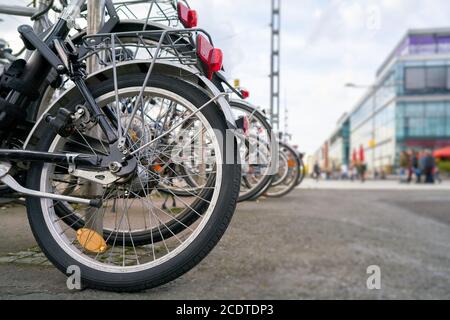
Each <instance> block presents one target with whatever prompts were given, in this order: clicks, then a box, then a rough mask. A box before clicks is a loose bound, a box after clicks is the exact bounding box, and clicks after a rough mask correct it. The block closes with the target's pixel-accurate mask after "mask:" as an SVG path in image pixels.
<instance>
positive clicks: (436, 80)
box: [426, 67, 447, 90]
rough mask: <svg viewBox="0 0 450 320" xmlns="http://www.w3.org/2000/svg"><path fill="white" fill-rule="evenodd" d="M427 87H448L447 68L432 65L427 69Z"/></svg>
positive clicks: (434, 88)
mask: <svg viewBox="0 0 450 320" xmlns="http://www.w3.org/2000/svg"><path fill="white" fill-rule="evenodd" d="M426 83H427V89H431V90H443V89H447V68H444V67H430V68H427V69H426Z"/></svg>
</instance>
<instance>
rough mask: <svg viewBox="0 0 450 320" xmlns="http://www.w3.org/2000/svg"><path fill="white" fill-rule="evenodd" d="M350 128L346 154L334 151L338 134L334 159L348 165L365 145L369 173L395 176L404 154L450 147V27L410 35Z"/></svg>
mask: <svg viewBox="0 0 450 320" xmlns="http://www.w3.org/2000/svg"><path fill="white" fill-rule="evenodd" d="M346 130H347V131H348V148H347V149H346V153H345V152H344V154H342V155H341V154H339V153H338V151H336V150H339V148H337V149H336V148H333V147H332V146H333V144H334V142H335V141H336V139H335V135H333V136H332V137H331V138H330V139H329V141H328V143H329V144H330V148H329V157H330V159H332V158H335V157H340V158H341V161H340V162H342V163H345V162H347V163H348V162H349V161H350V160H351V157H352V156H351V155H352V153H353V152H354V151H356V150H358V152H359V150H360V148H361V146H362V148H363V149H364V151H365V162H366V163H367V166H368V169H369V171H374V170H377V171H380V170H384V171H386V172H392V171H393V170H395V169H396V168H397V167H398V162H399V155H400V152H401V151H404V150H409V149H415V150H423V149H437V148H441V147H445V146H450V29H434V30H413V31H409V32H408V33H407V35H406V36H405V37H404V38H403V39H402V41H401V42H400V43H399V45H398V46H397V47H396V48H395V49H394V51H393V52H392V54H391V55H390V56H389V57H388V59H387V60H386V61H385V62H384V63H383V65H382V66H381V68H380V69H379V70H378V72H377V80H376V83H375V84H374V85H373V86H371V87H369V88H368V90H367V92H366V94H365V95H364V96H363V98H362V99H361V100H360V101H359V102H358V103H357V105H356V107H355V108H354V109H353V111H352V112H351V113H350V114H349V115H348V118H347V121H344V122H342V127H341V129H340V131H342V132H344V131H346ZM338 131H339V130H338ZM340 150H342V149H340Z"/></svg>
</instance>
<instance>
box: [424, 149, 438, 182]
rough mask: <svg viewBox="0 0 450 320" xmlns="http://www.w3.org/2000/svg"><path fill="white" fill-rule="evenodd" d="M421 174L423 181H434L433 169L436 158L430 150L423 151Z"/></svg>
mask: <svg viewBox="0 0 450 320" xmlns="http://www.w3.org/2000/svg"><path fill="white" fill-rule="evenodd" d="M422 162H423V174H424V175H425V183H431V184H433V183H434V170H435V168H436V159H435V158H434V156H433V154H432V153H431V151H430V150H427V151H425V153H424V155H423V160H422Z"/></svg>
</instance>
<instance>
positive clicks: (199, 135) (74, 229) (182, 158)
mask: <svg viewBox="0 0 450 320" xmlns="http://www.w3.org/2000/svg"><path fill="white" fill-rule="evenodd" d="M85 2H86V1H84V0H73V1H61V0H60V1H52V0H49V1H43V2H42V4H40V5H39V7H38V8H27V9H26V10H25V9H24V8H15V9H14V10H15V11H14V10H12V9H11V6H8V8H7V9H8V10H9V11H8V10H6V8H2V7H1V6H0V13H8V14H20V15H28V16H30V19H31V21H33V23H34V27H29V26H20V27H19V29H18V32H19V35H20V37H21V38H22V40H23V42H24V46H25V48H26V50H23V52H19V53H18V54H14V53H13V52H12V50H10V49H9V48H8V46H7V44H6V43H4V42H0V61H1V64H2V65H4V71H3V74H2V76H1V83H0V135H1V141H2V146H1V148H2V149H0V180H1V182H2V184H1V185H0V192H1V196H2V197H7V198H14V197H18V198H20V197H26V198H27V202H26V206H27V212H28V218H29V223H30V226H31V228H32V231H33V234H34V236H35V238H36V240H37V242H38V244H39V246H40V247H41V249H42V250H43V252H44V253H45V254H46V256H47V257H48V259H49V260H50V261H51V262H52V263H53V264H54V265H55V266H56V267H57V268H58V269H60V270H61V271H62V272H64V273H66V272H67V269H68V268H69V267H70V266H78V267H79V268H80V270H81V277H82V282H83V284H84V285H85V286H87V287H92V288H98V289H104V290H113V291H136V290H143V289H147V288H152V287H155V286H159V285H161V284H164V283H167V282H169V281H171V280H173V279H175V278H177V277H179V276H181V275H182V274H184V273H185V272H187V271H188V270H190V269H191V268H193V267H194V266H195V265H197V264H198V263H199V262H200V261H201V260H202V259H203V258H204V257H205V256H206V255H207V254H208V253H209V252H210V251H211V250H212V248H213V247H214V246H215V245H216V244H217V242H218V241H219V240H220V238H221V236H222V235H223V233H224V232H225V230H226V229H227V227H228V225H229V222H230V220H231V218H232V216H233V213H234V211H235V209H236V204H237V203H238V202H241V201H250V200H255V199H258V198H259V197H262V196H264V197H282V196H285V195H287V194H288V193H290V192H291V191H292V190H293V189H294V188H295V187H296V186H298V184H300V183H301V181H302V179H303V177H304V175H305V172H304V165H303V160H302V156H301V155H300V154H299V153H298V152H297V151H296V150H295V149H294V148H292V147H291V146H289V145H288V144H286V143H282V142H279V141H278V133H276V132H274V131H273V130H272V127H271V125H270V123H269V121H268V118H267V116H266V115H265V113H264V112H263V111H262V110H260V109H259V108H257V107H255V106H253V105H252V104H251V103H249V102H247V100H246V99H248V98H249V97H248V96H249V93H248V91H246V90H243V89H242V88H235V87H233V86H232V85H230V83H229V82H228V81H227V76H226V75H225V70H226V68H225V67H224V66H223V52H222V51H221V50H220V49H219V48H216V47H215V46H214V41H213V39H212V37H211V36H210V35H209V34H208V32H207V31H206V30H207V28H199V27H198V26H197V23H198V21H199V17H198V14H197V12H196V11H195V10H193V9H192V8H190V6H189V4H188V3H187V2H186V1H174V0H172V1H167V0H164V1H162V0H153V1H129V2H116V3H113V2H112V0H106V1H105V4H104V8H95V10H96V14H97V15H98V12H100V18H101V19H100V20H104V21H103V23H101V24H99V25H98V26H97V27H98V28H97V29H98V30H99V31H98V32H96V33H89V34H88V32H87V30H88V29H89V30H92V28H87V29H86V26H89V23H92V22H90V20H92V17H90V15H93V13H92V12H90V10H93V9H92V7H90V6H89V4H88V5H86V3H85ZM97 11H98V12H97ZM206 27H207V26H206ZM94 29H95V28H94Z"/></svg>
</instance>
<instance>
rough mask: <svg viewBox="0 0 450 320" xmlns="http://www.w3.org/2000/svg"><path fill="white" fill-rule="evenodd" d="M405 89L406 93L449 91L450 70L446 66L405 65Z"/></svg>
mask: <svg viewBox="0 0 450 320" xmlns="http://www.w3.org/2000/svg"><path fill="white" fill-rule="evenodd" d="M405 91H406V93H407V94H408V93H409V94H414V93H441V92H447V91H450V70H449V68H448V67H446V66H434V67H407V68H405Z"/></svg>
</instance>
